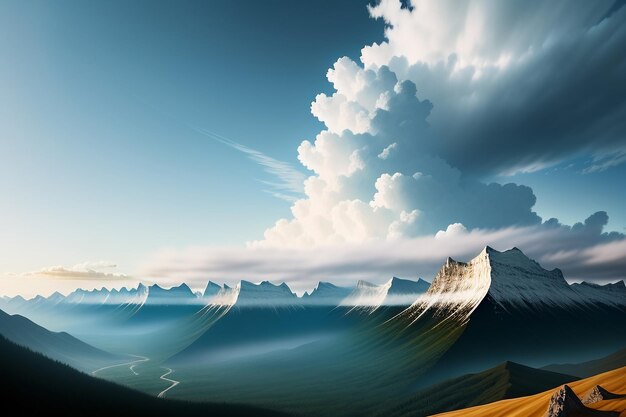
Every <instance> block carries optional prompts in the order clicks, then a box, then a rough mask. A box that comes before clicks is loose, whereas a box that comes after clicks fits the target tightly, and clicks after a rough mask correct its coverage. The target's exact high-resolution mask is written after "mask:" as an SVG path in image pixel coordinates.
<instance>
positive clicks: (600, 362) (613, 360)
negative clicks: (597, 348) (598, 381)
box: [541, 348, 626, 378]
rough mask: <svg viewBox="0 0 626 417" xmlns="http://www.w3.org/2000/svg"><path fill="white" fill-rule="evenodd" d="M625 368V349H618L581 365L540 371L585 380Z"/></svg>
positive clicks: (576, 364) (564, 365) (559, 366)
mask: <svg viewBox="0 0 626 417" xmlns="http://www.w3.org/2000/svg"><path fill="white" fill-rule="evenodd" d="M622 366H626V348H624V349H620V350H618V351H617V352H615V353H612V354H610V355H608V356H606V357H604V358H600V359H595V360H592V361H587V362H582V363H575V364H572V363H564V364H554V365H548V366H544V367H543V368H541V369H545V370H546V371H551V372H561V373H567V374H569V375H575V376H578V377H581V378H587V377H589V376H592V375H596V374H599V373H602V372H607V371H610V370H611V369H616V368H620V367H622Z"/></svg>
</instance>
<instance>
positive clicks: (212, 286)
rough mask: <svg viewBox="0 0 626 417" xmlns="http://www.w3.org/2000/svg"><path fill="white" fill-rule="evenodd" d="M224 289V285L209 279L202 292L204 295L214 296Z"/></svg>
mask: <svg viewBox="0 0 626 417" xmlns="http://www.w3.org/2000/svg"><path fill="white" fill-rule="evenodd" d="M221 290H222V287H221V286H219V285H218V284H216V283H215V282H213V281H209V282H208V283H207V285H206V287H205V288H204V292H203V293H202V296H203V297H213V296H215V295H217V294H218V293H219V292H220V291H221Z"/></svg>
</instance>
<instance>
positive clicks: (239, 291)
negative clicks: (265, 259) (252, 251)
mask: <svg viewBox="0 0 626 417" xmlns="http://www.w3.org/2000/svg"><path fill="white" fill-rule="evenodd" d="M297 301H298V298H297V297H296V295H295V294H294V293H293V292H292V291H291V289H290V288H289V286H288V285H287V284H286V283H284V282H283V283H281V284H280V285H275V284H272V283H271V282H269V281H263V282H260V283H258V284H254V283H252V282H250V281H244V280H242V281H240V282H239V284H237V286H235V287H234V288H231V287H229V286H228V285H226V284H224V288H223V289H222V290H221V291H219V293H218V294H217V295H216V296H215V297H214V298H213V299H212V300H211V303H212V304H213V305H222V306H224V305H228V306H233V305H236V306H238V307H278V306H287V305H293V304H295V303H297Z"/></svg>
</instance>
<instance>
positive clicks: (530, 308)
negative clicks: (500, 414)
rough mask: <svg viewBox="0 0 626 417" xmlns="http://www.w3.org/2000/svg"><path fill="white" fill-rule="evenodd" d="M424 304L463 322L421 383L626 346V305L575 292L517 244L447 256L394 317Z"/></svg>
mask: <svg viewBox="0 0 626 417" xmlns="http://www.w3.org/2000/svg"><path fill="white" fill-rule="evenodd" d="M594 291H595V289H594ZM427 311H428V312H431V314H434V315H435V316H436V317H441V319H442V320H456V321H457V322H459V323H463V324H464V325H465V326H466V327H465V330H464V332H463V334H462V335H461V337H460V338H459V340H458V341H457V342H456V343H455V344H454V345H453V346H452V347H451V348H450V349H449V350H448V351H447V352H446V354H445V355H444V357H443V358H442V360H441V361H440V362H439V363H438V364H437V365H436V366H435V368H433V369H432V370H431V371H430V372H429V375H428V376H426V377H425V378H424V379H423V381H422V382H421V383H422V384H428V383H432V382H436V381H437V380H441V378H442V377H446V376H448V377H451V376H454V375H458V374H460V373H463V372H474V371H476V370H478V369H481V368H482V369H484V368H486V367H489V366H493V365H495V364H496V363H498V362H502V361H505V360H513V361H516V362H521V363H524V364H527V365H532V366H538V365H543V364H545V363H549V362H551V361H555V360H562V359H563V358H570V359H572V360H580V359H581V358H586V357H587V358H588V357H589V356H592V357H593V356H599V355H600V354H606V352H610V351H613V350H616V349H618V348H620V347H622V346H624V345H626V332H623V331H620V329H623V328H624V326H625V325H626V309H624V308H622V307H621V306H617V305H614V304H605V303H603V302H602V298H601V297H594V293H590V294H587V296H583V295H581V294H580V292H579V291H575V290H573V289H572V288H571V287H570V286H569V285H568V284H567V282H566V281H565V279H564V278H563V275H562V273H561V271H560V270H558V269H554V270H552V271H548V270H545V269H543V268H542V267H541V266H540V265H539V264H538V263H536V262H534V261H532V260H531V259H529V258H528V257H526V256H525V255H524V254H523V253H522V252H521V251H520V250H519V249H515V248H514V249H511V250H509V251H506V252H498V251H496V250H494V249H491V248H489V247H487V248H486V249H485V250H483V251H482V252H481V253H480V254H479V255H478V256H477V257H476V258H474V259H472V260H471V261H470V262H467V263H464V262H457V261H454V260H452V259H448V261H447V262H446V264H445V265H444V266H443V268H442V269H441V270H440V271H439V273H438V274H437V276H436V277H435V280H434V281H433V283H432V285H431V287H430V289H429V290H428V292H427V293H426V294H425V295H424V297H423V298H422V299H420V300H418V302H416V303H415V304H414V305H413V306H411V308H409V309H408V310H407V311H406V312H404V313H403V314H402V315H401V317H400V319H401V320H404V321H405V322H407V323H410V322H412V321H413V320H415V319H416V318H418V317H420V315H422V314H424V312H427ZM588 332H591V333H592V334H593V336H591V335H589V333H588Z"/></svg>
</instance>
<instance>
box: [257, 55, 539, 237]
mask: <svg viewBox="0 0 626 417" xmlns="http://www.w3.org/2000/svg"><path fill="white" fill-rule="evenodd" d="M345 61H346V59H342V60H339V61H338V63H337V64H335V67H334V69H333V70H332V71H331V72H329V80H331V81H332V82H333V84H334V85H335V86H336V88H341V90H339V91H337V92H336V93H335V94H334V95H333V99H337V98H338V97H344V98H345V99H354V98H355V97H361V96H363V97H365V98H364V99H363V100H364V102H363V106H362V107H361V109H363V110H364V111H367V112H368V113H367V120H368V127H367V132H366V133H362V132H361V133H359V132H360V129H359V130H357V131H353V130H351V128H350V125H349V123H348V124H347V125H345V126H343V128H342V129H334V128H333V127H332V124H333V123H335V121H333V122H332V123H331V124H330V125H329V126H327V127H328V129H327V130H323V131H322V132H320V133H319V134H318V135H317V137H316V138H315V141H314V142H310V141H307V140H305V141H303V142H302V144H301V145H300V146H299V147H298V159H299V160H300V162H301V163H302V164H303V165H304V166H305V167H306V168H308V169H309V170H310V171H312V173H313V175H312V176H310V177H309V178H308V179H307V180H306V181H305V183H304V184H305V185H304V195H305V196H304V198H301V199H299V200H297V201H296V202H295V203H294V204H293V206H292V209H291V211H292V214H293V218H292V219H281V220H279V221H278V222H276V224H275V225H274V226H273V227H272V228H270V229H268V230H267V231H266V232H265V236H264V239H263V240H260V241H256V242H252V243H251V244H252V245H253V246H264V247H281V246H288V247H290V246H292V245H297V246H301V247H315V246H318V245H325V244H337V243H342V242H345V243H362V242H367V241H369V240H372V239H398V238H402V237H412V236H418V235H420V234H427V233H435V232H437V231H438V230H441V229H444V228H445V227H447V225H448V224H451V223H463V224H464V225H465V226H466V227H468V228H496V227H505V226H511V225H530V224H538V223H539V222H540V221H541V219H540V218H539V217H538V216H537V215H536V214H535V213H534V212H533V211H532V207H533V205H534V204H535V196H534V194H533V192H532V190H531V189H530V188H528V187H524V186H520V185H516V184H506V185H500V184H495V183H493V184H484V183H482V182H480V181H478V180H476V179H473V178H468V177H465V176H464V175H463V174H462V172H461V171H459V170H458V169H456V168H454V167H452V166H451V165H450V164H449V163H447V162H446V161H445V160H444V159H443V158H441V157H440V156H439V155H438V154H437V153H436V148H435V146H434V142H436V140H437V139H436V137H435V136H434V135H433V133H432V132H431V130H430V126H429V124H428V122H427V118H428V116H429V114H430V112H431V110H432V108H433V106H432V104H431V103H430V102H429V101H428V100H421V99H420V98H419V97H418V92H417V90H416V87H415V84H414V83H413V82H411V81H401V82H400V81H398V80H397V79H396V78H395V75H393V74H392V73H390V72H389V71H388V69H387V68H386V67H383V68H380V69H377V70H376V71H374V70H364V69H362V68H359V67H355V65H347V64H345ZM344 72H346V73H344ZM381 80H384V82H383V81H381ZM350 81H352V82H350ZM368 82H372V83H374V85H375V87H374V90H375V93H370V94H364V93H363V89H364V88H367V86H368ZM383 87H385V88H388V89H387V90H385V89H384V88H383ZM344 89H345V91H344ZM319 98H320V96H318V99H317V100H319ZM344 98H342V99H341V100H343V99H344ZM327 99H328V98H327V97H325V96H324V100H327ZM312 107H313V109H314V113H315V112H316V111H317V113H316V115H317V116H318V117H319V118H320V120H322V121H325V122H326V121H327V120H330V119H328V118H327V117H326V114H324V113H323V111H322V110H320V109H321V108H316V107H315V103H313V106H312ZM328 117H330V118H332V117H335V114H334V112H332V111H331V112H330V113H329V114H328ZM333 120H334V119H333Z"/></svg>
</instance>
